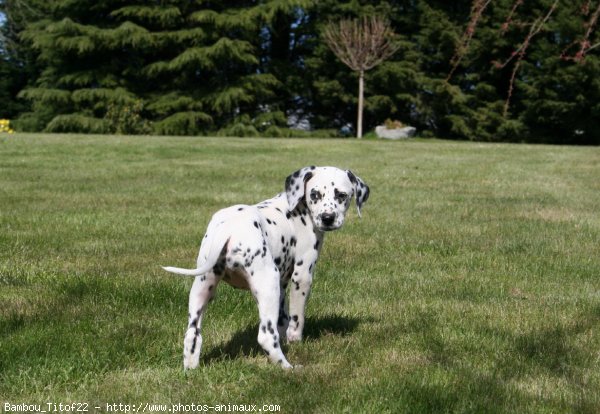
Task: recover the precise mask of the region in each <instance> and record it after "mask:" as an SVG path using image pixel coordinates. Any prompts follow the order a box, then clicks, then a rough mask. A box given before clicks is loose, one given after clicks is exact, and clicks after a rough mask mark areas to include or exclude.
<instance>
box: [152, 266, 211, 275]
mask: <svg viewBox="0 0 600 414" xmlns="http://www.w3.org/2000/svg"><path fill="white" fill-rule="evenodd" d="M213 266H214V264H212V263H205V264H204V266H202V267H198V268H196V269H182V268H181V267H172V266H161V267H162V268H163V269H165V270H166V271H167V272H171V273H175V274H176V275H183V276H200V275H202V274H204V273H206V272H208V271H209V270H210V269H212V268H213Z"/></svg>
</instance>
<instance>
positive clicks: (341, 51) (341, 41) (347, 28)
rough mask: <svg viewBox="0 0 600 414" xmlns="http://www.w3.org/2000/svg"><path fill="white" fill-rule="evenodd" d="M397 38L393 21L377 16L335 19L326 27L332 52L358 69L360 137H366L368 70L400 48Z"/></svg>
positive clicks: (358, 122) (326, 40) (358, 124)
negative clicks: (364, 123)
mask: <svg viewBox="0 0 600 414" xmlns="http://www.w3.org/2000/svg"><path fill="white" fill-rule="evenodd" d="M394 37H395V33H394V31H393V30H392V28H391V27H390V23H389V21H388V20H386V19H384V18H382V17H376V16H374V17H363V18H362V19H354V20H341V21H339V22H331V23H329V24H328V25H327V26H325V29H324V30H323V39H324V40H325V43H327V45H328V46H329V48H330V49H331V51H332V52H333V53H334V54H335V55H336V56H337V58H338V59H340V60H341V61H342V62H343V63H344V64H346V65H347V66H348V67H349V68H350V69H352V70H353V71H356V72H358V117H357V121H356V137H357V138H362V123H363V106H364V84H365V71H367V70H369V69H372V68H374V67H375V66H377V65H379V64H380V63H381V62H383V61H384V60H386V59H387V58H389V57H390V56H392V55H393V54H394V53H395V52H396V51H397V50H398V48H399V45H398V43H397V42H395V41H394Z"/></svg>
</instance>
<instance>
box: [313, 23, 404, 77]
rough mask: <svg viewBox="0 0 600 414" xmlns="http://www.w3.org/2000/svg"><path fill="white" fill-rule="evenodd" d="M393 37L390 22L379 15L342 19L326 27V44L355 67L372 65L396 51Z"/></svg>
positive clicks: (355, 68) (358, 69) (345, 62)
mask: <svg viewBox="0 0 600 414" xmlns="http://www.w3.org/2000/svg"><path fill="white" fill-rule="evenodd" d="M394 37H395V36H394V32H393V30H392V29H391V27H390V24H389V22H388V21H387V20H385V19H383V18H380V17H365V18H362V19H360V20H358V19H355V20H342V21H340V22H337V23H329V24H328V25H327V26H326V27H325V29H324V30H323V39H324V40H325V43H327V46H329V48H330V49H331V51H332V52H333V53H334V54H335V55H336V56H337V58H338V59H340V60H341V61H342V62H344V64H345V65H346V66H348V67H349V68H350V69H352V70H354V71H365V70H369V69H372V68H374V67H375V66H377V65H379V64H380V63H381V62H383V61H384V60H386V59H388V58H389V57H390V56H391V55H393V54H394V53H395V52H396V51H397V50H398V48H399V45H398V44H397V43H396V42H395V41H394Z"/></svg>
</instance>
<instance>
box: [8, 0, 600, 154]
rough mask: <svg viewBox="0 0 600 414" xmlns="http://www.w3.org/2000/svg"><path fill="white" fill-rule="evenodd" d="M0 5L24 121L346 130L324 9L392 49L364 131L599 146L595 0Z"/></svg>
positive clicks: (349, 84) (349, 116)
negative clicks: (406, 130) (386, 34)
mask: <svg viewBox="0 0 600 414" xmlns="http://www.w3.org/2000/svg"><path fill="white" fill-rule="evenodd" d="M11 2H12V3H11ZM0 5H1V6H2V11H3V12H4V13H5V14H6V18H7V20H6V21H5V22H4V24H3V27H2V30H3V32H2V33H3V37H2V39H3V40H4V41H3V47H2V48H1V49H0V54H1V55H2V59H1V60H0V72H1V74H2V77H1V78H0V79H1V81H0V98H2V99H3V101H4V99H6V101H4V102H6V104H5V105H3V107H2V109H3V111H4V112H3V115H2V116H9V117H12V118H14V117H16V116H17V114H19V117H18V119H17V122H16V123H15V125H16V126H17V128H19V129H21V130H46V131H86V132H102V133H108V132H113V133H157V134H192V135H194V134H224V135H225V134H226V135H244V136H247V135H277V136H285V135H288V134H290V130H289V129H288V128H287V127H288V124H289V125H292V126H297V125H310V127H312V128H313V129H322V130H332V131H336V133H337V132H339V131H340V130H347V131H348V133H352V129H354V128H355V127H356V125H355V119H356V107H357V97H356V85H357V83H358V74H357V73H354V72H351V71H348V70H347V68H346V67H345V65H344V64H343V63H341V62H340V61H339V60H338V59H337V58H336V57H335V55H334V54H333V53H332V52H331V50H330V49H329V48H328V47H327V45H326V44H325V42H324V41H323V39H322V38H321V36H320V34H321V33H322V32H323V28H324V27H325V26H326V25H327V24H328V23H330V22H332V21H340V20H343V19H356V18H362V17H366V16H383V17H385V18H386V19H388V20H389V21H390V23H391V26H392V29H393V30H394V32H395V33H396V34H398V38H397V40H398V42H399V44H400V48H399V50H398V51H397V52H396V53H395V54H394V55H393V56H391V57H390V59H388V60H387V61H385V62H383V63H382V64H380V65H379V66H377V67H375V68H374V69H373V70H371V71H369V72H366V73H365V88H366V89H365V97H366V99H365V105H364V129H365V130H366V131H369V130H370V129H372V128H374V127H375V126H376V125H377V124H380V123H382V122H383V121H384V120H385V119H387V118H390V119H397V120H400V121H402V122H404V123H406V124H411V125H413V126H416V127H417V129H418V130H419V131H420V133H421V134H422V135H423V136H439V137H443V138H450V139H468V140H478V141H512V142H522V141H527V142H547V143H561V144H563V143H565V144H566V143H569V144H594V145H598V144H600V123H599V122H597V120H598V119H600V104H599V102H600V76H599V75H600V60H599V57H598V53H599V52H600V47H598V45H599V44H600V36H599V34H598V30H597V25H598V18H599V16H600V1H592V0H574V1H568V0H526V1H525V0H457V1H452V2H448V1H441V0H391V1H376V2H373V1H362V0H351V1H333V0H321V1H316V0H271V1H268V0H266V1H259V0H254V1H242V0H234V1H218V0H217V1H210V2H206V1H182V0H166V1H161V2H150V3H149V2H143V1H141V0H138V1H132V0H123V1H119V2H114V1H109V0H95V1H91V0H78V1H71V0H55V1H52V2H45V3H42V2H39V0H0ZM7 6H9V7H7ZM7 35H8V36H7ZM7 40H10V43H11V46H10V50H9V48H7V47H6V41H7ZM5 74H6V75H5ZM17 90H21V92H20V94H19V96H20V97H21V98H22V99H21V100H20V101H16V100H15V99H14V96H15V94H16V91H17ZM4 97H6V98H4ZM25 103H29V104H30V105H31V109H30V110H28V109H26V108H25V107H23V106H22V105H24V104H25ZM19 105H21V106H19ZM5 108H9V109H5Z"/></svg>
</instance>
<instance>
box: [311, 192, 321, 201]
mask: <svg viewBox="0 0 600 414" xmlns="http://www.w3.org/2000/svg"><path fill="white" fill-rule="evenodd" d="M310 199H311V200H312V201H317V200H320V199H321V193H319V192H318V191H317V190H312V191H311V192H310Z"/></svg>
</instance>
